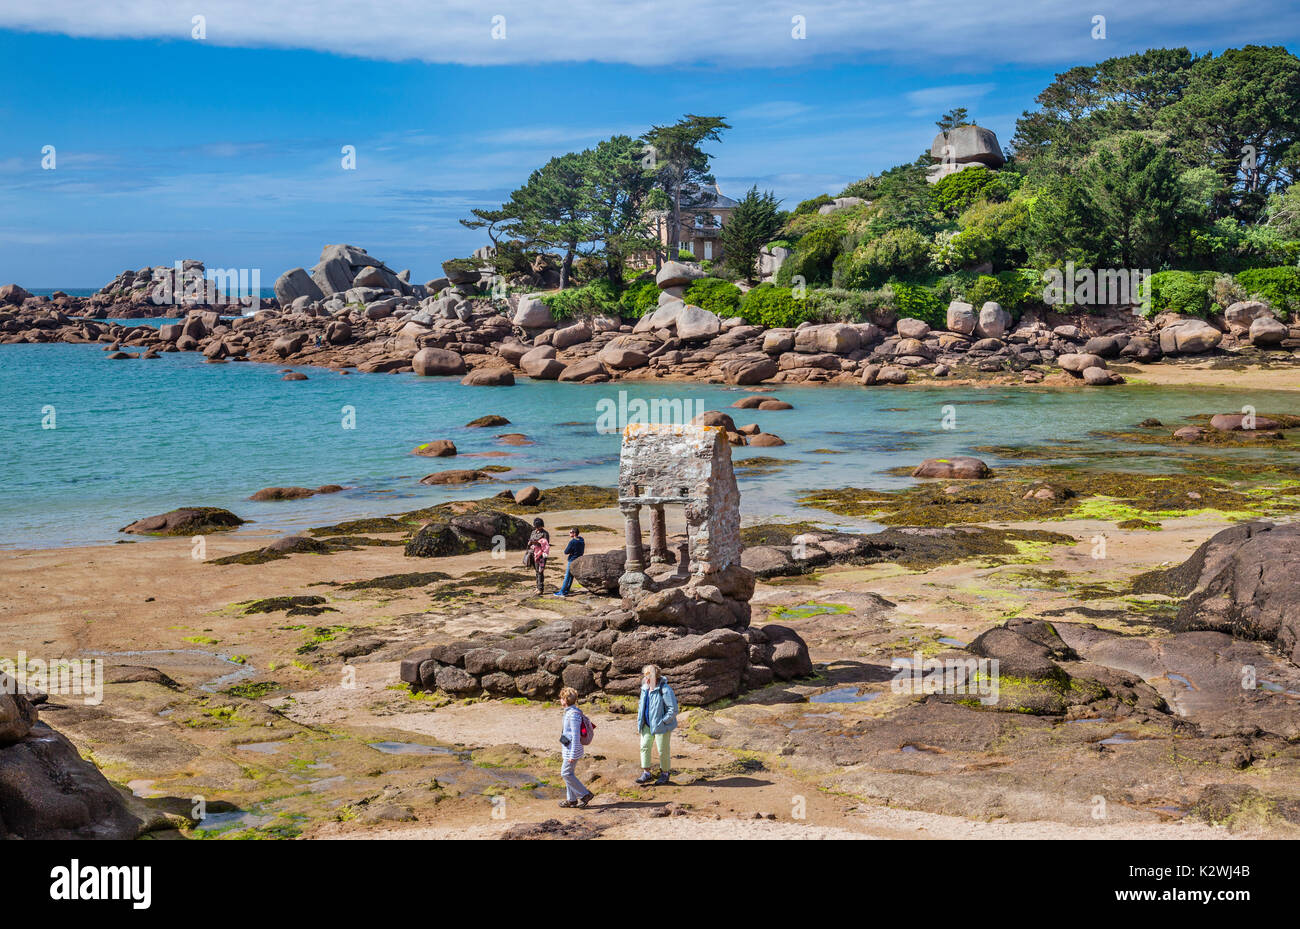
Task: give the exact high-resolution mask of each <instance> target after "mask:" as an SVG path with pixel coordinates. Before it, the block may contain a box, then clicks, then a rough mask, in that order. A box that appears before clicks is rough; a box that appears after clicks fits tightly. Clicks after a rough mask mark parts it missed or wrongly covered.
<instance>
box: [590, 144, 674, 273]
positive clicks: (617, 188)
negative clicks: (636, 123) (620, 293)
mask: <svg viewBox="0 0 1300 929" xmlns="http://www.w3.org/2000/svg"><path fill="white" fill-rule="evenodd" d="M585 156H586V161H585V165H586V176H585V181H584V186H583V198H584V201H585V202H584V210H585V212H586V216H587V223H588V229H589V241H590V242H591V246H590V249H591V251H590V254H592V255H594V256H596V257H599V258H601V259H603V261H604V263H605V276H606V278H607V279H608V280H609V281H610V283H611V284H614V285H615V286H616V287H620V286H622V283H623V268H624V266H625V264H626V262H627V260H628V258H629V257H630V256H632V255H633V254H635V253H637V252H648V251H651V250H653V249H654V248H655V246H656V245H657V244H658V239H657V238H656V237H655V235H654V228H653V226H652V224H651V221H650V219H649V216H648V214H649V211H650V210H649V208H650V205H651V196H652V195H653V193H654V190H655V176H654V174H653V173H651V172H650V171H648V170H647V169H646V167H645V165H644V164H643V157H644V151H643V148H642V145H641V143H639V142H638V141H637V140H635V139H633V138H632V137H631V136H625V135H618V136H614V137H613V138H611V139H608V140H606V141H604V142H601V143H600V144H599V145H597V146H596V147H595V148H594V149H592V150H590V151H588V152H586V153H585Z"/></svg>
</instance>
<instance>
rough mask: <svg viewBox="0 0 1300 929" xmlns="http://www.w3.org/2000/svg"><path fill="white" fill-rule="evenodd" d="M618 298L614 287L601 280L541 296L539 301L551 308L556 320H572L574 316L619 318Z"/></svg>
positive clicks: (621, 308) (618, 295) (620, 306)
mask: <svg viewBox="0 0 1300 929" xmlns="http://www.w3.org/2000/svg"><path fill="white" fill-rule="evenodd" d="M619 297H620V294H619V292H618V290H617V289H616V288H615V287H614V285H613V284H611V283H610V282H609V281H608V280H604V279H602V280H599V281H592V282H591V283H590V284H586V285H584V286H582V287H570V288H568V289H567V290H559V291H556V292H555V293H550V294H543V295H542V297H541V300H542V302H543V303H545V304H546V305H547V306H548V307H550V308H551V315H552V316H554V317H555V318H556V319H572V318H573V317H575V316H597V315H610V316H619V315H621V314H622V311H623V307H622V305H621V304H620V302H619Z"/></svg>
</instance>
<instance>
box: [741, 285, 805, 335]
mask: <svg viewBox="0 0 1300 929" xmlns="http://www.w3.org/2000/svg"><path fill="white" fill-rule="evenodd" d="M811 314H812V307H811V306H810V305H809V302H808V301H807V300H799V299H796V298H795V296H794V294H793V293H792V292H791V290H790V288H789V287H777V286H775V285H773V284H759V285H758V286H757V287H755V288H754V289H752V290H751V291H749V293H747V294H745V296H744V297H742V298H741V300H740V313H739V314H738V315H739V316H740V317H741V318H742V319H744V320H745V322H747V323H750V324H751V325H755V326H768V327H773V326H781V327H794V326H797V325H799V324H800V323H802V322H804V321H806V320H809V319H811V318H812V315H811Z"/></svg>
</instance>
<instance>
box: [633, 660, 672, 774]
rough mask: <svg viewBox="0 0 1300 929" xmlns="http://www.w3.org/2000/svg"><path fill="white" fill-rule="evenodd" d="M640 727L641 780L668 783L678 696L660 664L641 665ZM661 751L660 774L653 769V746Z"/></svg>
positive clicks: (638, 726) (638, 723)
mask: <svg viewBox="0 0 1300 929" xmlns="http://www.w3.org/2000/svg"><path fill="white" fill-rule="evenodd" d="M636 719H637V728H638V730H639V731H640V733H641V776H640V777H638V778H637V779H636V782H637V783H638V784H649V783H650V782H651V781H654V783H655V786H656V787H657V786H660V785H662V784H667V783H668V772H669V771H670V770H671V765H670V764H669V758H668V741H669V738H670V736H671V735H672V731H673V730H674V729H676V728H677V696H676V695H675V694H674V693H673V689H672V688H671V687H669V686H668V682H667V681H665V680H664V679H663V675H661V674H660V673H659V667H658V665H652V664H648V665H646V666H645V667H644V668H642V669H641V699H640V701H639V702H638V703H637V708H636ZM652 746H653V747H654V748H656V749H658V752H659V777H658V778H655V776H654V775H653V774H651V773H650V749H651V747H652Z"/></svg>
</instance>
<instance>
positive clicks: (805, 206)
mask: <svg viewBox="0 0 1300 929" xmlns="http://www.w3.org/2000/svg"><path fill="white" fill-rule="evenodd" d="M834 202H835V198H834V197H832V196H831V195H830V194H821V195H819V196H816V197H813V198H812V199H811V200H805V201H803V202H802V203H800V204H799V205H798V206H797V207H795V208H794V215H795V216H802V215H803V214H804V213H816V212H817V211H818V210H819V209H821V208H822V207H824V206H825V205H826V204H828V203H834Z"/></svg>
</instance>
